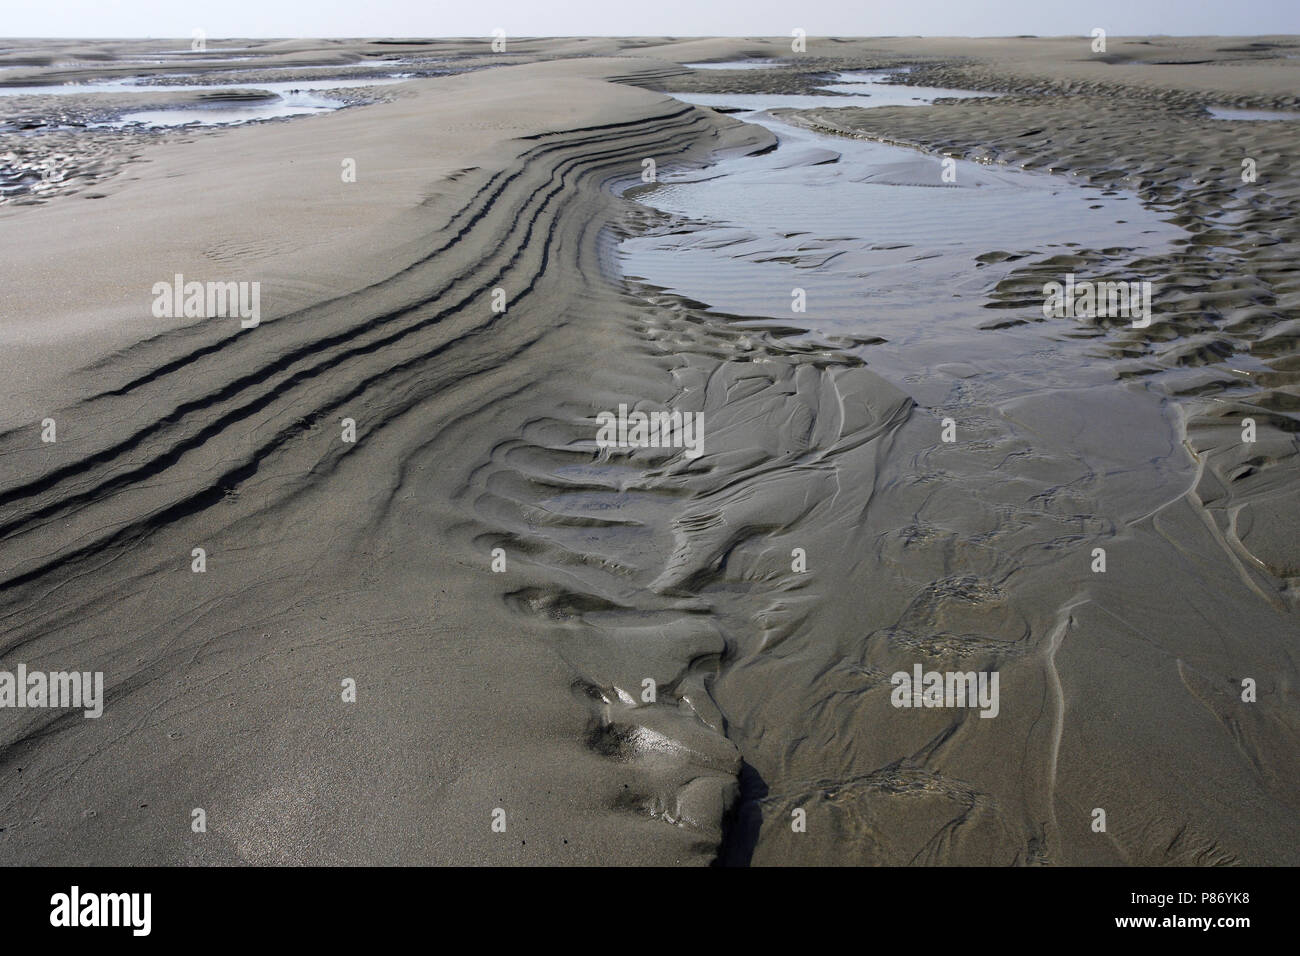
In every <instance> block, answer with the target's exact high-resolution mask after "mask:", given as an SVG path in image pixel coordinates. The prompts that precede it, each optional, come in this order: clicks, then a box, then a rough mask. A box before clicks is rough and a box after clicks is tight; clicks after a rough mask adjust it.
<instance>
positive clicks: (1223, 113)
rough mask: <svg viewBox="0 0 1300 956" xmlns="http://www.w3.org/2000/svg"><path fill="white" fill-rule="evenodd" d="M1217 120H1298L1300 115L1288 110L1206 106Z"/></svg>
mask: <svg viewBox="0 0 1300 956" xmlns="http://www.w3.org/2000/svg"><path fill="white" fill-rule="evenodd" d="M1206 110H1207V111H1208V112H1209V114H1210V116H1212V117H1213V118H1214V119H1217V120H1300V113H1295V112H1291V111H1288V110H1247V109H1237V108H1235V107H1230V106H1207V107H1206Z"/></svg>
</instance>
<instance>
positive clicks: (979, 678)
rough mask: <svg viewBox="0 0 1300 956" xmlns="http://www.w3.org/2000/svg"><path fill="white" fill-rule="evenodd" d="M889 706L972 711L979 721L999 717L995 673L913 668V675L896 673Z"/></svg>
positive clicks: (996, 674) (903, 672) (892, 682)
mask: <svg viewBox="0 0 1300 956" xmlns="http://www.w3.org/2000/svg"><path fill="white" fill-rule="evenodd" d="M889 682H890V683H891V684H893V685H894V690H893V692H892V693H891V694H890V695H889V702H890V703H891V704H893V705H894V706H895V707H971V708H978V709H979V712H980V716H981V717H996V716H997V715H998V710H999V704H998V672H997V671H978V672H977V671H925V672H922V670H921V665H920V664H915V665H913V666H912V673H910V674H909V673H908V672H907V671H896V672H895V673H894V674H893V675H892V676H891V677H890V678H889Z"/></svg>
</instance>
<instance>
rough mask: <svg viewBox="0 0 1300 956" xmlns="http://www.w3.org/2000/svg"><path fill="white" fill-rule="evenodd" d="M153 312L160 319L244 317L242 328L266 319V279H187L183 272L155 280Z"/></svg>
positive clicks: (252, 326)
mask: <svg viewBox="0 0 1300 956" xmlns="http://www.w3.org/2000/svg"><path fill="white" fill-rule="evenodd" d="M152 292H153V296H154V300H153V314H154V317H155V318H159V319H179V318H186V319H215V318H224V317H226V316H230V317H232V318H233V317H235V316H238V317H239V319H240V322H239V325H240V327H241V328H245V329H252V328H256V327H257V324H258V323H259V322H261V321H262V283H260V282H197V281H195V282H186V281H185V276H183V275H181V274H180V273H179V272H178V273H176V277H175V279H174V281H172V282H155V283H154V284H153V289H152Z"/></svg>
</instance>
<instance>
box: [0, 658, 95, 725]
mask: <svg viewBox="0 0 1300 956" xmlns="http://www.w3.org/2000/svg"><path fill="white" fill-rule="evenodd" d="M0 707H53V708H68V707H81V708H83V709H84V710H85V715H86V716H87V717H90V718H95V717H100V716H102V715H103V713H104V674H103V672H102V671H95V672H94V673H93V674H92V673H91V672H90V671H50V672H49V673H46V672H45V671H30V672H29V671H28V670H27V665H26V664H19V665H18V670H17V671H16V672H11V671H0Z"/></svg>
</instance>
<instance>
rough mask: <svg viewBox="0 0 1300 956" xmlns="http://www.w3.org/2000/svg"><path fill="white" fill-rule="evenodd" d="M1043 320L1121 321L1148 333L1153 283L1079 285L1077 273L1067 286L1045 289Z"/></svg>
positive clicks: (1048, 285) (1071, 275) (1067, 279)
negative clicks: (1098, 319) (1108, 319)
mask: <svg viewBox="0 0 1300 956" xmlns="http://www.w3.org/2000/svg"><path fill="white" fill-rule="evenodd" d="M1043 295H1044V296H1045V297H1046V298H1045V299H1044V301H1043V318H1045V319H1051V318H1057V319H1063V318H1066V317H1067V316H1068V317H1071V318H1080V319H1096V318H1102V319H1104V318H1120V319H1132V320H1133V328H1135V329H1145V328H1146V327H1147V326H1148V325H1150V324H1151V283H1150V282H1148V281H1146V280H1142V281H1139V282H1108V281H1103V282H1092V281H1088V280H1084V281H1083V282H1076V281H1075V278H1074V273H1073V272H1071V273H1069V274H1068V275H1067V276H1066V277H1065V283H1064V284H1062V283H1060V282H1048V283H1045V284H1044V285H1043Z"/></svg>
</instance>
